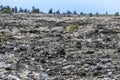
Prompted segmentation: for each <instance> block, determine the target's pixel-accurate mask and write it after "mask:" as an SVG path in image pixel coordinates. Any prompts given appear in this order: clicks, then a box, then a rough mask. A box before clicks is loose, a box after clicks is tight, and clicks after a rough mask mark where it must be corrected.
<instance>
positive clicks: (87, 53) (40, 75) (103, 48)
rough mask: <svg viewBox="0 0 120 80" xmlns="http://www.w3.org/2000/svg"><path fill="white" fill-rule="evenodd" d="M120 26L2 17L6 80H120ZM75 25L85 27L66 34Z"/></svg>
mask: <svg viewBox="0 0 120 80" xmlns="http://www.w3.org/2000/svg"><path fill="white" fill-rule="evenodd" d="M119 21H120V17H119V16H117V17H115V16H102V15H101V16H99V17H97V16H93V17H89V16H79V15H71V16H67V15H50V14H25V13H13V14H0V34H2V35H3V34H4V36H5V39H4V38H0V80H120V23H119ZM73 24H77V25H79V28H78V29H74V30H72V31H66V28H67V27H68V26H70V25H73Z"/></svg>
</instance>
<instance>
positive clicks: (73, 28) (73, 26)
mask: <svg viewBox="0 0 120 80" xmlns="http://www.w3.org/2000/svg"><path fill="white" fill-rule="evenodd" d="M78 28H79V25H78V24H72V25H70V26H68V27H67V28H66V31H68V32H70V31H73V30H76V29H78Z"/></svg>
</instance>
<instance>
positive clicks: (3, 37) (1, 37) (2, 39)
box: [0, 33, 7, 43]
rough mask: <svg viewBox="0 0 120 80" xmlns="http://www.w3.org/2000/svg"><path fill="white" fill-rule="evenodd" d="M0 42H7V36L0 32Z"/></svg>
mask: <svg viewBox="0 0 120 80" xmlns="http://www.w3.org/2000/svg"><path fill="white" fill-rule="evenodd" d="M0 42H2V43H6V42H7V36H6V35H5V33H0Z"/></svg>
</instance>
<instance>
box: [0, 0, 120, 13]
mask: <svg viewBox="0 0 120 80" xmlns="http://www.w3.org/2000/svg"><path fill="white" fill-rule="evenodd" d="M0 4H1V5H4V6H5V5H9V6H11V7H15V6H17V7H22V8H23V9H25V8H28V9H31V8H32V6H35V7H36V8H39V9H40V10H41V11H43V12H48V10H49V9H50V8H52V9H53V11H56V10H58V9H59V10H60V11H61V12H63V11H64V12H66V11H67V10H70V11H74V10H76V11H77V12H78V13H79V12H85V13H90V12H92V13H96V12H99V13H105V12H106V11H107V12H108V13H115V12H119V11H120V0H0Z"/></svg>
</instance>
